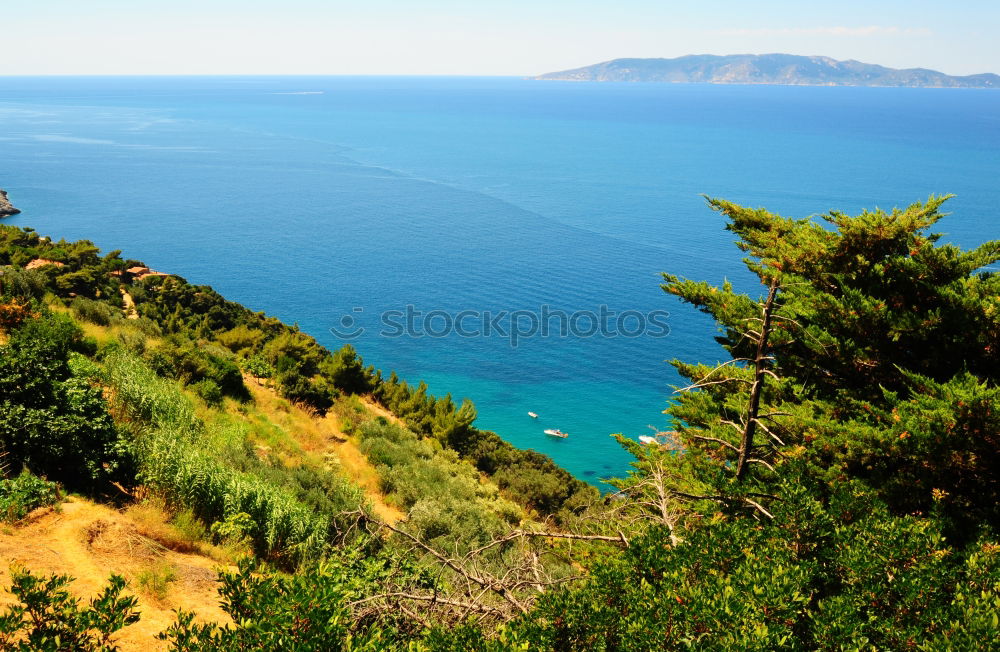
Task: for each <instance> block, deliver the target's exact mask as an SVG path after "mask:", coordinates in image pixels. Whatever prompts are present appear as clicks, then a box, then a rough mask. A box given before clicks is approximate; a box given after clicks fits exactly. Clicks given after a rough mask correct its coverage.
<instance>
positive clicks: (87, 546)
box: [0, 497, 228, 651]
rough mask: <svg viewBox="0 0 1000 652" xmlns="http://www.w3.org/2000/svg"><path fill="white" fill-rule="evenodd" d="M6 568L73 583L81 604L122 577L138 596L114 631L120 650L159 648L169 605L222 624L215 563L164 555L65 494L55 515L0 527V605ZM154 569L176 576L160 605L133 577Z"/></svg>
mask: <svg viewBox="0 0 1000 652" xmlns="http://www.w3.org/2000/svg"><path fill="white" fill-rule="evenodd" d="M12 565H13V566H23V567H25V568H27V569H28V570H31V571H32V572H36V573H61V574H67V575H70V576H72V577H74V578H76V579H75V581H74V582H73V583H72V584H71V585H70V589H71V591H72V592H73V593H74V594H75V595H77V596H79V597H80V598H82V599H83V601H84V602H86V601H88V600H89V599H90V598H92V597H93V596H95V595H96V594H97V593H98V592H99V591H100V590H101V589H102V588H103V587H104V586H105V584H106V583H107V580H108V576H109V575H110V574H111V573H118V574H120V575H123V576H124V577H125V579H126V580H128V582H129V588H128V590H129V591H130V592H131V593H133V594H135V595H136V596H138V597H139V611H140V614H141V618H140V620H139V622H138V623H136V624H134V625H132V626H130V627H128V628H126V629H124V630H122V631H121V632H119V634H118V636H117V641H118V644H119V645H120V646H121V649H122V650H136V651H138V650H159V649H165V647H166V646H165V645H164V644H163V642H161V641H158V640H157V639H156V638H155V637H156V634H158V633H159V632H161V631H163V630H164V629H166V628H167V627H168V626H169V625H170V624H171V623H173V622H174V619H175V616H174V613H173V610H174V609H177V608H182V609H186V610H189V611H194V612H196V613H197V614H198V617H199V620H210V621H215V622H220V623H223V622H228V617H227V616H226V614H225V613H224V612H223V611H222V610H221V609H220V608H219V606H218V600H219V598H218V594H217V593H216V582H215V579H216V574H217V573H216V569H217V568H218V564H217V563H216V562H214V561H212V560H211V559H208V558H207V557H203V556H201V555H197V554H186V553H180V552H174V551H173V550H169V549H167V548H165V547H164V546H163V545H161V544H159V543H157V542H156V541H153V540H152V539H150V538H148V537H145V536H143V535H142V534H140V533H139V530H138V529H137V527H136V524H135V523H133V522H132V521H131V520H130V519H129V518H128V517H126V516H124V515H123V514H122V513H120V512H118V511H116V510H114V509H111V508H109V507H106V506H103V505H98V504H96V503H92V502H90V501H88V500H84V499H80V498H75V497H70V498H69V499H68V500H67V501H66V502H65V503H63V504H62V505H61V507H60V508H59V509H58V510H56V509H52V508H45V509H42V510H37V511H36V512H35V513H34V514H32V515H31V516H30V517H29V518H28V520H27V522H25V523H23V524H21V525H17V526H5V527H2V528H0V587H2V590H0V605H7V604H9V603H10V602H11V601H12V600H13V596H11V594H10V593H9V592H8V591H7V589H8V588H9V587H10V572H9V567H10V566H12ZM154 565H159V566H163V565H169V566H170V567H172V568H173V569H174V572H175V574H176V579H175V580H174V581H172V582H170V583H169V584H168V586H167V590H166V593H165V595H164V597H163V599H162V600H160V599H157V598H155V597H152V596H150V595H147V594H146V593H145V592H144V591H143V590H142V589H141V588H140V586H139V582H138V576H139V574H140V573H142V572H143V571H145V570H148V569H149V568H151V567H153V566H154Z"/></svg>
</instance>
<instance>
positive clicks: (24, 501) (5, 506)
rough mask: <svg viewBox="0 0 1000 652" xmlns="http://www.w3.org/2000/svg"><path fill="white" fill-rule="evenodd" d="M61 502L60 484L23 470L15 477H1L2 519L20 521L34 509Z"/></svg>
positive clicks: (0, 500)
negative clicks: (8, 478)
mask: <svg viewBox="0 0 1000 652" xmlns="http://www.w3.org/2000/svg"><path fill="white" fill-rule="evenodd" d="M57 502H59V486H58V485H57V484H56V483H55V482H49V481H48V480H44V479H42V478H39V477H38V476H34V475H32V474H30V473H28V472H26V471H25V472H22V473H21V474H20V475H18V476H15V477H14V478H12V479H10V480H7V479H0V521H7V522H8V523H10V522H14V521H19V520H21V519H22V518H24V517H25V516H27V515H28V513H29V512H31V511H32V510H33V509H36V508H38V507H45V506H48V505H54V504H56V503H57Z"/></svg>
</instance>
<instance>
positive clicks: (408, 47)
mask: <svg viewBox="0 0 1000 652" xmlns="http://www.w3.org/2000/svg"><path fill="white" fill-rule="evenodd" d="M998 29H1000V2H997V1H996V0H989V1H987V0H969V1H963V0H954V1H953V2H950V3H945V2H941V1H940V0H935V1H933V2H931V1H927V0H909V1H907V2H903V1H901V0H865V1H861V0H839V1H838V2H835V3H834V2H822V3H812V2H808V0H807V1H802V0H797V1H791V0H773V1H768V0H757V1H753V2H747V1H746V0H742V1H723V0H700V1H697V2H695V1H685V2H675V1H672V0H605V1H603V2H596V1H593V0H530V1H529V0H426V1H420V0H408V1H404V0H353V1H344V0H280V1H277V0H170V1H161V0H0V34H2V47H0V75H44V74H104V75H115V74H144V75H157V74H357V75H384V74H399V75H410V74H420V75H517V76H525V75H535V74H540V73H544V72H551V71H556V70H563V69H567V68H575V67H579V66H584V65H589V64H592V63H597V62H600V61H606V60H609V59H615V58H619V57H676V56H681V55H685V54H736V53H754V54H763V53H768V52H785V53H789V54H804V55H825V56H830V57H833V58H835V59H857V60H860V61H864V62H867V63H878V64H882V65H886V66H890V67H894V68H910V67H924V68H932V69H935V70H941V71H942V72H946V73H949V74H971V73H979V72H996V73H1000V39H998V38H997V37H996V34H997V32H998Z"/></svg>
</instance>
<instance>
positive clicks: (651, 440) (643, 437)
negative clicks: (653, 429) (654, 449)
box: [639, 435, 660, 446]
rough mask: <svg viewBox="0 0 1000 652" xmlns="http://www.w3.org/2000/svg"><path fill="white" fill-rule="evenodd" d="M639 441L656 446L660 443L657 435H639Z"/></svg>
mask: <svg viewBox="0 0 1000 652" xmlns="http://www.w3.org/2000/svg"><path fill="white" fill-rule="evenodd" d="M639 442H640V443H642V444H649V445H650V446H656V445H657V444H659V443H660V442H658V441H656V437H650V436H649V435H639Z"/></svg>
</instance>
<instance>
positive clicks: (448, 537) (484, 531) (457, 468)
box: [360, 420, 523, 549]
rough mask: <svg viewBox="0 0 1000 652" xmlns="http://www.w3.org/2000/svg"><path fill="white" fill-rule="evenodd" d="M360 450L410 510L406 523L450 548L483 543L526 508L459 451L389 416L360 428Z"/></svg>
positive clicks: (515, 520) (392, 493) (391, 492)
mask: <svg viewBox="0 0 1000 652" xmlns="http://www.w3.org/2000/svg"><path fill="white" fill-rule="evenodd" d="M360 435H361V450H362V452H364V453H365V454H366V455H367V456H368V459H369V461H370V462H371V463H372V464H374V465H376V467H377V469H378V472H379V477H380V485H381V488H382V490H383V491H384V492H385V493H387V494H388V495H390V496H391V497H392V498H393V499H394V500H395V501H396V502H398V503H399V505H400V506H401V507H403V508H404V509H406V510H407V511H408V512H409V519H408V521H407V527H408V528H409V529H410V530H411V531H412V532H413V533H414V534H417V535H418V536H420V537H421V538H423V539H424V540H426V541H430V542H434V543H437V544H438V545H441V546H443V547H445V548H448V549H451V548H452V547H453V546H455V545H456V544H458V545H460V546H468V545H472V544H482V543H485V542H486V541H488V540H489V539H490V538H491V537H493V536H496V535H497V534H499V533H500V532H503V531H504V530H505V529H506V528H507V527H508V526H509V525H512V524H517V523H519V522H520V521H521V519H522V518H523V513H522V511H521V509H519V508H518V506H517V505H515V504H514V503H511V502H510V501H508V500H506V499H504V498H502V497H500V496H499V495H498V494H497V491H496V489H495V488H494V485H492V484H487V483H484V482H481V480H480V478H479V474H478V473H477V472H476V470H475V468H473V467H472V466H471V465H470V464H469V463H467V462H464V461H462V460H460V459H459V458H458V455H457V454H456V453H455V452H454V451H450V450H447V449H442V447H441V446H440V444H438V443H437V442H436V441H435V440H429V439H418V438H417V437H416V435H414V434H413V433H411V432H408V431H406V430H404V429H403V428H400V427H399V426H396V425H394V424H390V423H388V422H385V421H384V420H381V421H379V420H375V421H368V422H366V423H363V424H362V425H361V428H360Z"/></svg>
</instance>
